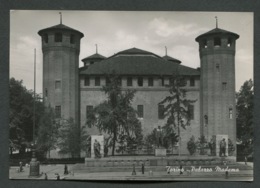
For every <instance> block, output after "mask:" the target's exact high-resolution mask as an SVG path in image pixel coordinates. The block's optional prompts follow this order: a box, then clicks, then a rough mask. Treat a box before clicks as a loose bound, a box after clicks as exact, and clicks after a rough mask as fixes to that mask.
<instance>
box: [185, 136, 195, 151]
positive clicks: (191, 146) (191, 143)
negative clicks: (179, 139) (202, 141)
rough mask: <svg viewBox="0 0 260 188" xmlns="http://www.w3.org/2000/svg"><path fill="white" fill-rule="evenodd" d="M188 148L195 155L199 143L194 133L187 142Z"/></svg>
mask: <svg viewBox="0 0 260 188" xmlns="http://www.w3.org/2000/svg"><path fill="white" fill-rule="evenodd" d="M187 149H188V151H189V152H190V155H193V154H194V153H195V152H196V150H197V145H196V141H195V137H194V136H193V135H192V137H191V138H190V140H189V141H188V142H187Z"/></svg>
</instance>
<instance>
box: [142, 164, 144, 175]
mask: <svg viewBox="0 0 260 188" xmlns="http://www.w3.org/2000/svg"><path fill="white" fill-rule="evenodd" d="M142 174H144V163H142Z"/></svg>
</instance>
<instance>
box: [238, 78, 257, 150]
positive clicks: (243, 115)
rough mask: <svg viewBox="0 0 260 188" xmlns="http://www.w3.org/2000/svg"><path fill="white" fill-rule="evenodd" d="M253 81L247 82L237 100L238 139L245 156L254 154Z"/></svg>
mask: <svg viewBox="0 0 260 188" xmlns="http://www.w3.org/2000/svg"><path fill="white" fill-rule="evenodd" d="M253 87H254V85H253V81H252V80H251V79H250V80H248V81H245V82H244V84H243V85H242V86H241V88H240V90H239V92H238V93H237V94H236V98H237V104H236V108H237V119H236V121H237V138H238V139H239V140H240V141H242V150H243V154H247V155H250V154H252V153H253V141H254V139H253V107H254V103H253V98H254V91H253Z"/></svg>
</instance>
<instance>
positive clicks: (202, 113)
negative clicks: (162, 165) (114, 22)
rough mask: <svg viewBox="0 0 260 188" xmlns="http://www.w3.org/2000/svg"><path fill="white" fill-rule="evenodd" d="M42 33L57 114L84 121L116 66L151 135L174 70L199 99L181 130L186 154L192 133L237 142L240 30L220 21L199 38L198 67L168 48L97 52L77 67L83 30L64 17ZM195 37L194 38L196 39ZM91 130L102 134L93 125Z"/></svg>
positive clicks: (49, 98) (48, 90)
mask: <svg viewBox="0 0 260 188" xmlns="http://www.w3.org/2000/svg"><path fill="white" fill-rule="evenodd" d="M38 34H39V35H40V36H41V38H42V52H43V93H44V103H45V105H46V106H51V107H52V108H53V109H55V113H56V117H57V118H61V117H62V118H70V117H72V118H73V119H74V120H75V121H76V123H77V124H78V125H80V126H83V125H85V123H86V118H87V115H88V113H89V112H90V111H91V110H92V109H93V108H94V107H95V106H96V105H98V104H100V103H101V102H102V101H103V100H105V99H106V98H107V97H106V95H105V93H104V92H103V91H102V86H104V85H106V84H108V80H107V79H106V76H107V74H111V73H112V72H113V71H115V72H116V74H117V75H119V76H120V78H121V86H122V89H123V90H126V89H134V90H136V94H135V96H134V100H133V103H132V105H133V107H134V108H135V109H136V111H137V114H138V118H139V120H140V122H141V124H142V129H143V134H144V135H147V134H150V133H151V132H152V130H153V129H154V128H157V127H158V126H159V125H160V126H163V125H164V123H165V121H166V118H164V117H163V115H162V110H163V106H162V105H160V104H159V103H160V102H161V101H162V100H163V99H164V98H165V97H166V96H168V95H170V93H169V89H168V88H167V87H166V85H167V84H168V83H169V78H170V76H172V75H176V74H178V75H182V76H184V77H185V78H186V81H187V84H186V86H185V87H184V88H185V89H186V90H187V98H188V99H192V100H196V102H195V103H193V104H192V105H191V106H190V107H189V108H190V109H189V111H190V112H191V121H190V126H188V127H187V129H186V130H181V142H182V146H183V147H182V148H181V153H182V154H188V150H187V142H188V140H189V139H190V138H191V136H192V135H193V136H194V137H195V138H196V139H198V138H199V137H200V136H201V135H204V136H205V137H206V138H207V139H208V141H209V140H210V138H211V137H212V136H214V135H228V138H229V139H231V141H232V142H233V143H236V118H235V114H236V108H235V51H236V50H235V46H236V45H235V44H236V40H237V39H238V38H239V35H237V34H235V33H232V32H229V31H226V30H223V29H220V28H218V27H216V28H214V29H212V30H211V31H209V32H207V33H204V34H201V35H200V36H198V37H197V38H196V39H195V41H196V42H198V49H199V50H198V55H199V56H200V68H198V69H194V68H191V67H187V66H184V65H183V64H182V62H181V61H180V60H177V59H175V58H173V57H170V56H168V55H167V54H166V56H164V57H160V56H158V55H156V54H154V53H152V52H149V51H146V50H143V49H138V48H131V49H126V50H123V51H120V52H117V53H115V54H114V55H112V56H110V57H104V56H102V55H100V54H99V53H98V52H97V53H96V54H93V55H91V56H89V57H86V58H84V59H83V60H82V61H83V63H84V66H83V67H80V68H79V53H80V40H81V38H82V37H84V34H83V33H81V32H80V31H77V30H75V29H72V28H70V27H68V26H65V25H63V24H62V23H60V24H58V25H55V26H53V27H49V28H46V29H42V30H40V31H39V32H38ZM195 41H191V42H195ZM88 133H89V134H91V135H92V134H94V135H95V134H99V133H98V131H97V130H96V129H95V128H91V129H88Z"/></svg>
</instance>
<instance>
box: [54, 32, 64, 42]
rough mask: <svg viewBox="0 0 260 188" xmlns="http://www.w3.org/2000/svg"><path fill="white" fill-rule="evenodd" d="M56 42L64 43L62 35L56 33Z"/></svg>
mask: <svg viewBox="0 0 260 188" xmlns="http://www.w3.org/2000/svg"><path fill="white" fill-rule="evenodd" d="M54 40H55V42H62V33H55V39H54Z"/></svg>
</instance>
